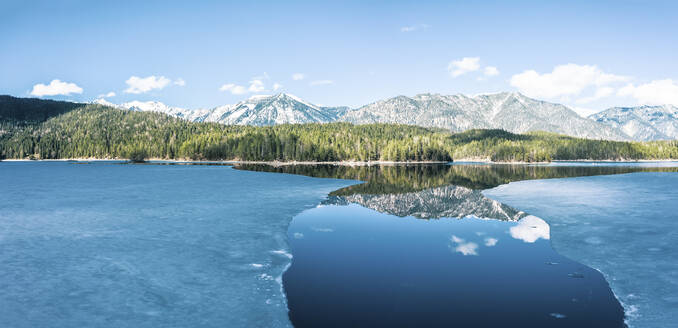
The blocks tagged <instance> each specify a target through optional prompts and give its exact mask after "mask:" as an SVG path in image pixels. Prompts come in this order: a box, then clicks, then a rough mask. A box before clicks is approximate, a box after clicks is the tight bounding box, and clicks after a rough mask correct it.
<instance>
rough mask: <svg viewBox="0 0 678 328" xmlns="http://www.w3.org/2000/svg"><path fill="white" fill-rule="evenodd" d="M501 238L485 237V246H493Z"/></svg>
mask: <svg viewBox="0 0 678 328" xmlns="http://www.w3.org/2000/svg"><path fill="white" fill-rule="evenodd" d="M498 241H499V239H497V238H485V246H487V247H492V246H494V245H496V244H497V242H498Z"/></svg>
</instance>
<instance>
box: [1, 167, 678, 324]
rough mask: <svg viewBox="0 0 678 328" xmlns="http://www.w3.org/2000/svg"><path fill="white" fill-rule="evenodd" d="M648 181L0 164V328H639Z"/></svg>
mask: <svg viewBox="0 0 678 328" xmlns="http://www.w3.org/2000/svg"><path fill="white" fill-rule="evenodd" d="M658 166H660V165H659V164H649V165H601V164H598V165H589V164H587V165H581V164H577V163H567V164H553V165H477V164H461V165H458V164H455V165H414V166H370V167H345V166H284V167H269V166H251V165H241V166H238V167H235V169H234V167H231V166H226V165H169V163H151V164H143V165H130V164H123V163H116V162H94V163H91V164H84V163H67V162H1V163H0V181H2V188H1V189H0V200H1V201H0V224H2V226H3V229H2V230H1V231H0V290H2V291H3V293H2V294H1V295H0V326H3V327H4V326H7V327H34V326H53V327H72V326H90V327H92V326H93V327H109V326H118V327H158V326H163V327H165V326H172V327H194V326H200V327H215V326H229V327H285V326H291V325H294V326H296V327H315V326H342V327H345V326H355V327H358V326H365V327H367V326H371V327H373V326H377V325H385V326H451V325H460V326H469V325H473V326H492V327H494V326H504V325H521V326H531V327H543V326H552V327H558V326H562V327H566V326H600V327H620V326H623V325H624V320H625V315H624V310H626V313H627V315H626V320H627V322H628V323H629V324H631V325H637V326H652V325H653V324H656V323H661V322H666V321H662V320H667V319H675V318H676V316H677V314H676V312H675V310H671V308H670V306H671V305H673V304H674V303H672V302H675V301H676V300H675V296H674V295H676V292H677V291H678V288H677V287H676V285H675V277H676V275H675V273H676V272H677V271H676V270H677V265H676V264H675V263H678V262H677V261H675V259H676V258H675V256H676V255H675V254H676V247H675V246H673V245H671V242H670V241H671V240H676V239H675V237H674V236H675V231H676V225H675V222H676V221H675V220H672V218H675V213H676V204H678V195H676V194H675V193H674V192H666V193H662V192H661V191H662V190H667V188H673V189H675V186H676V181H677V180H676V178H678V174H676V173H675V172H676V171H677V169H676V168H675V167H672V166H673V165H671V164H668V165H664V166H666V167H658ZM318 178H323V179H318ZM542 179H548V180H542ZM360 181H365V183H360ZM643 186H645V187H646V188H645V189H642V190H641V189H640V188H641V187H643ZM608 191H609V192H608ZM639 195H640V197H639ZM500 201H501V202H502V203H500ZM623 213H631V215H627V216H624V217H623V218H622V219H619V217H620V216H623V215H621V214H623ZM642 213H645V214H646V215H644V216H643V215H642ZM643 221H645V222H648V221H650V222H652V224H647V225H643V224H642V222H643ZM639 222H640V223H639ZM592 227H593V229H592ZM615 235H616V236H617V237H616V238H613V237H614V236H615ZM629 235H632V236H633V237H634V238H633V240H634V241H635V240H636V239H638V243H636V242H634V243H632V244H630V245H629V244H628V242H629V241H628V239H629V238H628V236H629ZM653 239H654V240H655V241H656V242H651V243H646V241H648V240H653ZM625 243H626V244H625ZM579 244H582V245H588V246H586V247H578V245H579ZM631 245H640V246H641V247H631ZM615 249H617V250H622V249H623V251H617V252H615ZM636 255H638V256H642V258H643V261H638V260H637V257H635V256H636ZM634 262H635V263H634ZM652 263H657V265H658V266H657V269H652V270H648V266H647V265H648V264H652ZM598 270H600V271H598ZM655 270H656V272H653V271H655ZM648 271H650V272H648ZM641 272H642V274H641ZM653 278H654V279H653ZM610 287H612V288H610ZM660 287H662V288H661V289H662V290H663V291H662V293H663V294H662V295H660V297H654V296H655V295H656V293H657V291H656V290H657V289H659V288H660ZM615 294H616V296H617V297H619V299H620V300H622V302H621V303H620V301H619V300H618V299H617V298H616V297H615ZM628 295H631V296H628ZM633 299H635V300H637V301H635V302H630V301H629V300H633ZM622 305H623V306H622ZM654 306H658V307H659V309H661V312H662V313H663V315H657V314H656V313H655V312H659V311H653V310H652V309H653V307H654ZM667 306H668V308H667ZM288 309H289V312H288ZM674 309H675V307H674ZM629 310H631V311H629Z"/></svg>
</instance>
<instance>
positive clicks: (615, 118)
mask: <svg viewBox="0 0 678 328" xmlns="http://www.w3.org/2000/svg"><path fill="white" fill-rule="evenodd" d="M589 118H590V119H592V120H595V121H596V122H598V123H602V124H605V125H608V126H610V127H613V128H616V129H619V130H621V131H623V132H624V133H626V134H627V135H629V136H631V137H632V138H633V139H634V140H642V141H649V140H670V139H678V107H676V106H672V105H664V106H640V107H614V108H610V109H607V110H604V111H602V112H600V113H596V114H593V115H591V116H589Z"/></svg>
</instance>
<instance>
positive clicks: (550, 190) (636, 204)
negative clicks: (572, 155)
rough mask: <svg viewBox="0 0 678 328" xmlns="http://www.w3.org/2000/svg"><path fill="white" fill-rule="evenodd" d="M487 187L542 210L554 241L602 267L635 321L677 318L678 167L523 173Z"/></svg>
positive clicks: (654, 323) (564, 251)
mask: <svg viewBox="0 0 678 328" xmlns="http://www.w3.org/2000/svg"><path fill="white" fill-rule="evenodd" d="M665 165H666V164H665ZM485 194H486V195H487V196H488V197H490V198H493V199H497V200H499V201H501V202H503V203H505V204H508V205H511V206H515V207H518V208H520V209H521V210H524V211H527V212H529V213H531V214H534V215H537V216H539V217H542V218H544V220H546V221H547V222H548V223H549V225H550V226H551V244H552V246H553V249H554V250H555V251H556V252H558V253H559V254H561V255H564V256H566V257H568V258H570V259H572V260H575V261H578V262H580V263H583V264H586V265H588V266H590V267H593V268H595V269H597V270H599V271H600V272H602V273H603V275H604V276H605V277H606V279H607V281H608V282H609V284H610V286H611V287H612V290H613V291H614V292H615V294H616V296H617V297H618V298H619V300H620V301H621V302H622V304H623V306H624V309H625V311H626V314H627V322H628V324H629V325H630V326H631V327H670V326H674V325H675V323H676V322H677V321H678V245H677V242H678V174H676V173H661V172H658V173H652V172H644V173H643V172H641V173H632V174H621V175H607V176H593V177H580V178H571V179H552V180H536V181H520V182H512V183H510V184H507V185H502V186H499V187H496V188H495V189H492V190H488V191H486V192H485Z"/></svg>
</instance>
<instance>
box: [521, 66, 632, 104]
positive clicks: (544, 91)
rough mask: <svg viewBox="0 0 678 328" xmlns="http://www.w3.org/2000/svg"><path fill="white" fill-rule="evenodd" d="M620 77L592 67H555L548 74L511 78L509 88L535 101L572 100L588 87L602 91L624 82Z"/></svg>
mask: <svg viewBox="0 0 678 328" xmlns="http://www.w3.org/2000/svg"><path fill="white" fill-rule="evenodd" d="M628 80H629V78H628V77H626V76H621V75H614V74H608V73H605V72H603V71H602V70H601V69H600V68H598V67H597V66H595V65H577V64H566V65H558V66H556V67H554V68H553V71H551V72H550V73H544V74H539V73H537V72H536V71H534V70H527V71H524V72H522V73H519V74H516V75H513V76H512V77H511V86H513V87H516V88H518V89H519V90H520V92H522V93H524V94H526V95H528V96H530V97H537V98H555V97H563V96H576V95H579V94H580V93H581V92H582V91H584V90H585V89H587V88H590V87H597V88H600V87H603V86H608V85H610V84H613V83H619V82H624V81H628Z"/></svg>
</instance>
